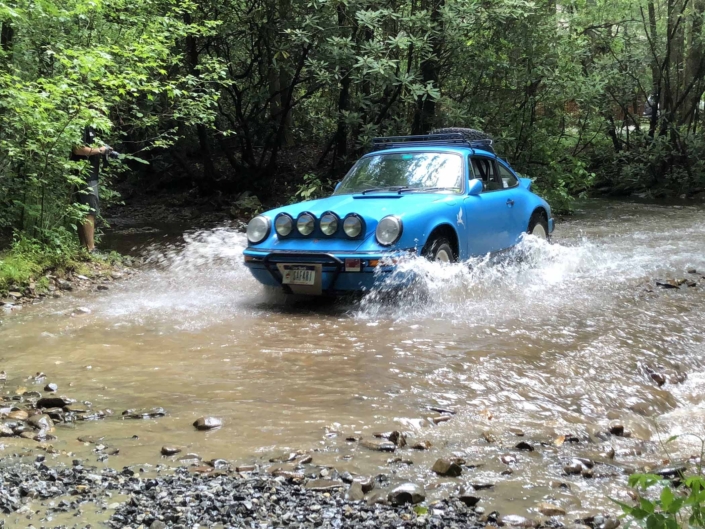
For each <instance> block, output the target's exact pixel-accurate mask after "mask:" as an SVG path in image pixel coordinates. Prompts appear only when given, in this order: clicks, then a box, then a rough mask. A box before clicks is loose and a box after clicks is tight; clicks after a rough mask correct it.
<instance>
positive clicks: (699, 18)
mask: <svg viewBox="0 0 705 529" xmlns="http://www.w3.org/2000/svg"><path fill="white" fill-rule="evenodd" d="M704 14H705V0H695V1H694V3H693V15H692V21H691V24H690V31H689V34H688V52H687V54H686V60H685V73H684V75H683V77H684V83H685V86H686V87H689V86H690V87H691V89H690V92H689V93H688V95H687V96H686V99H685V104H684V105H683V112H682V115H681V119H680V123H681V124H687V125H688V127H689V128H693V127H694V125H695V123H696V119H697V118H696V116H697V114H698V103H699V102H700V99H701V98H702V96H703V89H704V88H705V86H703V76H704V75H705V71H704V70H705V57H704V56H703V46H704V45H705V42H703V36H702V31H703V15H704ZM691 85H692V86H691Z"/></svg>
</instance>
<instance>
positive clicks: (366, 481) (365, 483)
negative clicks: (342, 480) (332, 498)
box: [353, 476, 375, 494]
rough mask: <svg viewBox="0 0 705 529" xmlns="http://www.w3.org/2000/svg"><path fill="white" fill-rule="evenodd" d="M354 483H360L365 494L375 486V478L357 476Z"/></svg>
mask: <svg viewBox="0 0 705 529" xmlns="http://www.w3.org/2000/svg"><path fill="white" fill-rule="evenodd" d="M353 483H359V484H360V486H361V487H362V492H364V493H365V494H367V493H368V492H370V491H371V490H372V489H374V488H375V480H374V479H372V478H371V477H365V476H357V477H355V479H353Z"/></svg>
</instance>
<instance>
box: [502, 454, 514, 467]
mask: <svg viewBox="0 0 705 529" xmlns="http://www.w3.org/2000/svg"><path fill="white" fill-rule="evenodd" d="M499 460H500V461H501V462H502V463H504V464H505V465H513V464H514V463H516V462H517V458H516V457H514V456H513V455H511V454H505V455H503V456H500V457H499Z"/></svg>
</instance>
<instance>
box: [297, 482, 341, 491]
mask: <svg viewBox="0 0 705 529" xmlns="http://www.w3.org/2000/svg"><path fill="white" fill-rule="evenodd" d="M344 486H345V483H343V482H342V481H338V480H333V479H314V480H311V481H308V482H307V483H306V489H307V490H315V491H318V492H322V491H328V490H335V489H339V488H341V487H344Z"/></svg>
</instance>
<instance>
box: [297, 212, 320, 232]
mask: <svg viewBox="0 0 705 529" xmlns="http://www.w3.org/2000/svg"><path fill="white" fill-rule="evenodd" d="M315 227H316V219H315V218H314V217H313V215H311V214H310V213H302V214H301V215H299V218H298V219H297V221H296V229H297V230H299V233H300V234H301V235H304V236H306V235H311V234H312V233H313V229H314V228H315Z"/></svg>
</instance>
